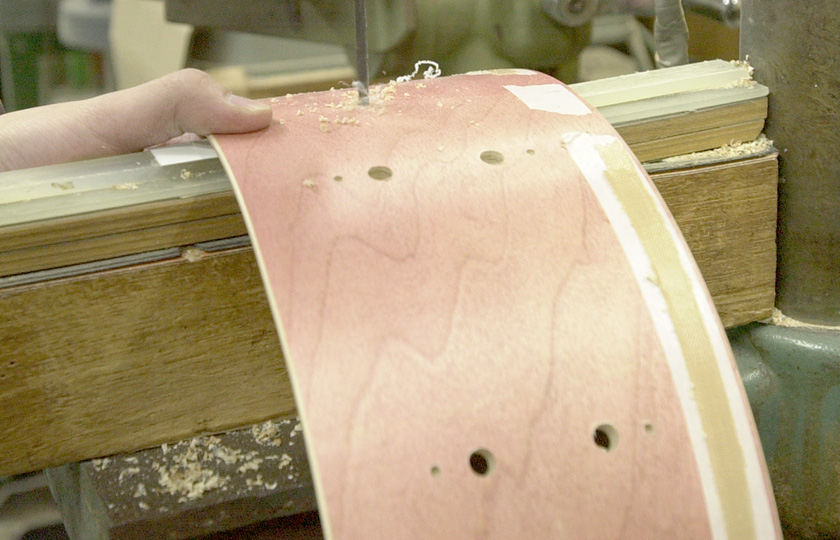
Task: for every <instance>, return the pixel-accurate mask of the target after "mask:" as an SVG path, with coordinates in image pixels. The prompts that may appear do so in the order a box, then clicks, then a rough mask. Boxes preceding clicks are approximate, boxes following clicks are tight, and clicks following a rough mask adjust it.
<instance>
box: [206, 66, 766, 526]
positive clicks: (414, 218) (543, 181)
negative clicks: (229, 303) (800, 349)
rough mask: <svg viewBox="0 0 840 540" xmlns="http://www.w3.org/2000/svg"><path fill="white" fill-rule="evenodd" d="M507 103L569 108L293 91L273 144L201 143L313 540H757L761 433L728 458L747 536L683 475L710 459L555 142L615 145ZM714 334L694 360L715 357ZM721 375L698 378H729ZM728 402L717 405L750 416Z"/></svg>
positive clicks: (510, 96) (583, 187) (226, 139)
mask: <svg viewBox="0 0 840 540" xmlns="http://www.w3.org/2000/svg"><path fill="white" fill-rule="evenodd" d="M510 85H514V86H524V87H528V86H534V85H553V87H554V88H555V91H557V92H561V94H562V91H561V90H556V88H557V87H559V84H558V83H557V82H556V81H554V80H553V79H551V78H549V77H547V76H544V75H539V74H533V73H529V72H512V71H511V72H496V73H486V74H475V75H465V76H457V77H445V78H440V79H434V80H426V81H413V82H409V83H400V84H396V85H394V84H391V85H385V86H380V87H376V88H375V89H374V92H373V97H372V104H371V105H370V106H368V107H359V106H357V104H356V99H355V92H353V91H352V90H338V91H331V92H324V93H318V94H301V95H294V96H287V97H282V98H274V99H272V100H271V102H272V105H273V108H274V116H275V122H274V123H273V125H272V126H271V127H270V128H269V129H268V130H266V131H263V132H260V133H256V134H249V135H237V136H217V137H216V138H215V144H216V145H217V148H218V149H219V150H220V154H222V155H223V160H224V161H225V162H226V166H227V167H228V171H229V173H230V174H231V177H232V178H234V179H235V181H234V184H235V189H236V190H237V194H238V196H239V198H240V202H241V203H242V205H243V212H244V213H245V215H246V220H247V222H248V226H249V230H250V232H251V235H252V239H253V240H254V243H255V247H256V250H257V253H258V260H259V262H260V265H261V270H262V272H263V278H264V281H265V283H266V287H267V290H268V295H269V299H270V302H271V304H272V309H273V312H274V316H275V320H276V322H277V325H278V330H279V332H280V335H281V340H282V344H283V348H284V351H285V355H286V357H285V360H286V362H287V363H288V365H289V368H290V373H291V377H292V382H293V385H294V388H295V392H296V397H297V400H298V406H299V411H300V413H301V416H302V419H303V422H304V426H305V434H306V438H307V443H308V449H309V454H310V458H311V464H312V467H313V473H314V475H315V479H316V490H317V492H318V497H319V507H320V512H321V516H322V523H323V525H324V530H325V534H326V535H327V537H328V538H336V539H368V538H370V539H376V538H383V539H409V538H440V539H454V538H458V539H461V538H464V539H467V538H498V539H512V538H534V539H536V538H574V539H582V538H593V539H596V538H597V539H603V538H611V539H613V538H614V539H618V538H625V539H635V538H699V539H705V538H713V537H714V538H727V537H743V538H769V537H772V536H766V531H768V530H769V531H771V532H772V533H773V534H776V533H777V527H776V525H775V523H773V522H772V518H773V511H772V509H769V510H768V508H769V505H771V504H772V500H771V498H770V496H769V495H768V493H769V488H768V484H767V480H766V475H765V474H764V473H763V471H764V469H763V462H762V461H761V456H760V454H759V449H758V444H757V443H756V439H755V435H754V431H749V430H748V431H749V433H747V434H746V435H744V437H745V438H746V439H745V440H746V441H747V443H746V444H741V445H739V443H737V442H736V443H732V444H735V446H736V451H735V452H734V453H735V454H737V455H736V456H735V458H737V459H736V461H734V463H735V464H736V467H735V468H736V469H738V468H739V467H740V465H738V464H740V463H742V461H737V460H747V461H748V463H749V464H750V466H752V468H753V469H755V470H756V471H758V474H754V475H753V476H751V477H750V478H746V477H745V479H744V480H743V482H741V481H740V479H736V482H739V483H741V484H743V483H750V485H751V486H752V487H751V488H750V489H751V490H752V491H750V492H749V493H752V496H750V497H747V498H748V499H755V500H747V501H743V500H742V501H739V505H740V504H741V503H743V506H738V508H737V510H738V512H739V513H743V508H746V513H747V515H741V516H734V515H733V514H734V512H735V510H736V509H735V507H732V508H729V507H727V504H728V503H727V501H726V500H725V499H726V497H723V498H722V499H720V500H722V501H723V502H720V501H719V497H718V495H715V494H712V495H710V494H709V493H710V491H709V490H710V489H711V491H715V489H717V490H718V491H720V492H721V493H722V492H723V491H722V490H723V488H721V487H719V486H720V485H722V484H716V483H715V482H718V479H717V477H716V476H715V475H716V474H717V473H716V471H719V470H722V469H721V468H720V466H719V465H718V468H717V469H714V470H712V469H710V468H709V465H708V463H707V461H708V460H706V461H704V459H700V458H699V457H698V456H701V457H702V456H703V455H706V454H708V453H709V452H711V455H712V456H715V455H718V454H716V453H715V452H714V451H708V449H707V447H706V446H705V445H706V444H708V445H713V444H717V443H716V442H715V441H705V442H704V435H703V433H702V431H701V432H698V433H700V436H698V437H694V438H692V436H691V433H690V430H689V427H688V423H689V422H688V421H687V418H688V417H690V416H691V414H693V413H692V412H691V410H693V409H691V407H689V408H688V409H686V405H685V403H686V402H688V403H693V401H692V399H693V397H692V396H691V395H689V394H690V392H684V391H681V390H680V389H679V388H680V387H679V385H678V384H676V383H675V380H676V378H675V374H674V372H673V366H674V365H675V364H674V363H673V362H675V360H673V358H672V359H670V360H669V358H668V354H667V353H666V347H664V346H663V344H662V342H661V340H660V335H661V333H662V330H661V329H659V330H658V329H657V326H656V325H657V324H661V323H660V322H658V321H659V320H660V319H662V317H663V316H659V315H656V314H655V313H654V312H653V311H652V310H651V309H650V308H649V307H648V305H647V304H646V303H645V300H644V298H643V294H642V288H641V286H640V281H639V279H638V277H637V276H636V275H635V274H634V272H633V270H632V268H631V264H630V262H629V259H628V256H627V255H626V254H625V253H626V251H625V250H624V249H622V244H621V242H620V241H619V236H618V235H617V234H616V231H615V229H614V227H613V225H612V224H611V222H610V220H609V219H608V217H607V214H606V213H605V210H604V208H603V207H602V204H601V203H600V202H599V198H598V197H597V196H596V194H595V193H594V192H593V189H592V188H591V187H590V184H589V182H588V181H587V178H586V177H585V175H584V174H583V173H582V172H581V169H580V168H579V167H578V166H577V165H576V164H575V162H574V161H573V159H572V157H571V156H570V153H569V152H568V151H567V150H566V148H565V144H564V143H563V135H564V134H565V133H570V132H583V133H587V134H596V135H597V134H606V135H609V136H611V137H612V136H617V135H616V134H615V132H614V131H613V129H612V127H611V126H609V124H608V123H607V122H606V121H605V120H604V119H603V118H602V117H601V116H600V115H598V114H597V113H591V111H590V110H589V109H588V108H587V106H585V105H583V104H582V102H579V101H577V98H574V101H575V102H576V103H577V105H575V104H574V103H572V104H571V105H569V106H572V107H573V108H574V107H578V108H579V107H581V106H582V107H584V109H585V111H584V112H586V113H587V114H579V113H580V112H581V111H580V110H577V111H576V113H578V114H563V113H562V112H560V113H558V112H550V111H546V110H535V109H534V108H532V107H534V105H533V104H532V105H531V106H528V105H526V103H524V102H523V101H522V100H521V99H520V98H519V97H517V96H516V95H514V93H513V91H512V90H510V89H508V88H505V87H506V86H510ZM570 95H571V94H569V95H565V94H562V95H558V96H556V97H557V100H559V102H563V103H566V101H568V98H569V96H570ZM564 100H565V101H564ZM621 148H622V152H625V153H629V150H626V149H625V148H626V147H623V146H622V147H621ZM633 163H635V161H633ZM651 200H654V201H655V204H660V203H659V202H658V199H657V198H656V197H655V196H652V198H651ZM677 236H678V235H677ZM679 249H680V250H683V252H685V248H684V247H683V246H682V245H680V246H679ZM692 279H696V276H695V277H693V278H692ZM695 296H697V295H695ZM695 300H696V301H698V302H705V303H706V304H707V305H708V304H709V300H708V297H707V296H703V295H699V299H698V298H693V299H692V301H695ZM243 324H247V321H243ZM667 324H672V323H670V322H669V323H667ZM674 324H676V323H674ZM715 328H719V327H715ZM678 330H679V329H678ZM713 330H714V329H713ZM716 332H717V333H715V331H712V332H711V333H710V335H711V337H704V338H703V339H712V340H717V341H718V342H723V340H724V337H723V334H722V332H720V331H716ZM700 333H701V334H703V332H702V330H700ZM703 335H704V336H705V334H703ZM715 346H716V347H717V348H718V349H721V347H723V349H721V350H725V349H726V346H725V344H724V345H721V343H716V344H715ZM722 362H723V363H718V364H715V363H714V362H712V364H710V365H711V366H712V369H716V368H714V366H716V365H722V366H724V370H726V369H730V370H731V369H732V366H731V362H729V360H728V359H726V358H724V360H723V361H722ZM727 362H729V363H727ZM726 366H728V367H726ZM727 377H729V379H726V380H730V379H732V374H731V373H729V374H727ZM735 379H737V378H735ZM692 383H694V381H692ZM681 392H682V394H683V395H681ZM732 395H734V396H735V398H733V397H732V396H727V395H721V396H720V400H723V402H724V404H725V403H726V402H727V400H728V401H729V402H730V407H731V409H732V410H733V411H735V412H736V413H737V414H736V415H735V416H736V417H737V418H741V417H742V416H743V415H744V414H745V411H746V415H747V416H748V414H749V413H748V410H747V406H746V404H745V401H744V400H743V396H742V394H738V393H737V387H736V393H735V394H732ZM686 400H688V401H686ZM700 405H701V406H700V410H701V413H702V412H703V407H702V403H701V404H700ZM692 418H693V417H692ZM745 425H747V426H748V427H750V426H751V424H750V423H749V422H747V424H745ZM599 428H601V431H603V432H604V433H605V434H606V435H607V437H608V438H609V444H608V446H609V448H608V449H606V448H604V447H603V446H599V445H598V444H596V441H595V433H596V431H597V430H598V429H599ZM703 429H705V424H704V427H703ZM698 441H699V442H698ZM602 442H603V438H602ZM726 444H729V443H726ZM698 449H699V450H698ZM476 452H478V453H479V454H481V455H482V456H485V457H487V458H488V459H489V461H490V469H489V471H487V472H486V473H485V474H479V473H477V472H476V471H475V470H473V467H472V466H471V455H473V454H474V453H476ZM698 452H699V453H698ZM729 453H731V452H729V451H728V450H727V451H726V452H724V453H723V455H729ZM747 468H749V467H747ZM704 471H706V472H705V473H704ZM709 471H711V472H709ZM704 474H706V476H707V477H709V478H712V480H711V481H707V482H706V483H705V484H704V482H703V481H702V477H703V475H704ZM739 474H740V473H739ZM744 474H746V473H744ZM709 475H711V476H709ZM717 476H721V475H717ZM710 482H711V483H710ZM716 486H718V487H716ZM744 489H746V488H744ZM756 494H758V495H757V496H756ZM710 501H712V502H711V503H710ZM710 504H711V505H712V506H711V507H710ZM716 505H719V506H722V507H723V508H722V510H721V508H718V507H717V506H716ZM756 508H757V509H758V510H756ZM762 512H763V514H762ZM752 514H755V515H752ZM764 514H767V515H768V516H770V518H771V519H770V521H768V522H767V523H765V524H764V525H766V526H765V527H764V528H763V529H762V523H763V521H762V520H764V521H767V520H766V519H764V518H762V516H764ZM756 515H757V516H758V517H755V516H756ZM741 519H743V520H746V521H747V522H748V524H749V526H747V527H746V528H743V527H742V528H740V529H739V526H738V525H737V524H735V523H734V521H735V520H741ZM755 523H758V525H755ZM762 530H763V531H765V532H764V533H762ZM721 531H722V532H721ZM733 531H734V532H733ZM738 531H742V532H743V531H746V532H745V533H743V534H742V533H741V532H738ZM750 531H751V532H750ZM762 534H765V535H764V536H762Z"/></svg>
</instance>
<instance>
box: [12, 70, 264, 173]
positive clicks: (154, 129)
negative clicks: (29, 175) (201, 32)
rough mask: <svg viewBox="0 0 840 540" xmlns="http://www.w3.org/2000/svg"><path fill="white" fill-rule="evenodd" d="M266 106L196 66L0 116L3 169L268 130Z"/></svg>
mask: <svg viewBox="0 0 840 540" xmlns="http://www.w3.org/2000/svg"><path fill="white" fill-rule="evenodd" d="M269 123H271V108H270V107H269V106H268V105H267V104H265V103H262V102H259V101H253V100H249V99H245V98H242V97H239V96H236V95H233V94H231V93H230V92H228V91H227V90H226V89H225V88H224V87H223V86H222V85H221V84H219V83H217V82H216V81H215V80H213V79H212V78H211V77H210V76H209V75H207V74H206V73H203V72H201V71H198V70H195V69H185V70H181V71H177V72H175V73H171V74H169V75H166V76H164V77H161V78H160V79H156V80H154V81H151V82H148V83H145V84H142V85H140V86H136V87H134V88H129V89H126V90H120V91H117V92H112V93H109V94H104V95H101V96H97V97H95V98H91V99H87V100H82V101H76V102H68V103H57V104H54V105H47V106H43V107H36V108H33V109H24V110H21V111H15V112H11V113H7V114H4V115H2V116H0V171H4V170H13V169H24V168H28V167H37V166H42V165H50V164H55V163H64V162H68V161H77V160H81V159H92V158H96V157H104V156H109V155H116V154H125V153H129V152H137V151H140V150H143V149H144V148H148V147H149V146H154V145H158V144H162V143H165V142H168V141H170V140H173V139H175V138H177V137H180V136H183V135H184V134H195V135H199V136H204V135H209V134H211V133H246V132H250V131H257V130H260V129H263V128H265V127H267V126H268V125H269Z"/></svg>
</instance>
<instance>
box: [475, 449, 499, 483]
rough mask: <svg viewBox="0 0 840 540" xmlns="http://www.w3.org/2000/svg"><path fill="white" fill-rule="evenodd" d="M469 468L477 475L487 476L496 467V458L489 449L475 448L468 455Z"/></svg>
mask: <svg viewBox="0 0 840 540" xmlns="http://www.w3.org/2000/svg"><path fill="white" fill-rule="evenodd" d="M470 468H471V469H472V470H473V472H474V473H475V474H477V475H479V476H487V475H489V474H490V473H492V472H493V469H495V468H496V458H495V457H494V456H493V453H492V452H490V451H489V450H485V449H483V448H482V449H481V450H476V451H475V452H473V453H472V454H471V455H470Z"/></svg>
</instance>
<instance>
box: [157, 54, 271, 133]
mask: <svg viewBox="0 0 840 540" xmlns="http://www.w3.org/2000/svg"><path fill="white" fill-rule="evenodd" d="M152 84H153V85H156V86H160V87H162V90H161V91H160V92H155V94H154V95H155V96H157V97H158V98H159V99H161V100H162V101H163V102H162V103H160V104H159V106H158V107H155V108H154V110H155V111H156V113H158V114H159V115H160V116H159V117H158V118H157V119H153V120H156V121H159V122H161V123H163V124H164V125H165V128H166V129H165V131H166V132H167V133H170V134H171V133H174V134H175V136H178V135H182V134H184V133H195V134H197V135H202V136H204V135H209V134H211V133H245V132H249V131H256V130H259V129H262V128H265V127H267V126H268V124H269V123H270V122H271V108H270V107H269V106H268V104H267V103H264V102H261V101H255V100H250V99H246V98H243V97H240V96H236V95H233V94H231V93H230V92H229V91H228V90H227V89H225V88H224V87H223V86H222V85H221V84H219V83H218V82H216V81H215V80H214V79H213V78H212V77H210V76H209V75H207V74H206V73H204V72H201V71H198V70H194V69H186V70H182V71H178V72H176V73H173V74H171V75H168V76H166V77H164V78H162V79H158V80H157V81H155V82H153V83H152ZM167 103H171V104H172V105H173V107H174V111H173V112H172V113H170V111H169V110H168V108H167V107H166V104H167Z"/></svg>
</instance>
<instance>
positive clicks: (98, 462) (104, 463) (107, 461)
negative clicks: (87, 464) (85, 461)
mask: <svg viewBox="0 0 840 540" xmlns="http://www.w3.org/2000/svg"><path fill="white" fill-rule="evenodd" d="M91 463H92V464H93V468H94V469H95V470H97V471H104V470H105V469H107V468H108V466H109V465H111V458H102V459H93V460H91Z"/></svg>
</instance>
